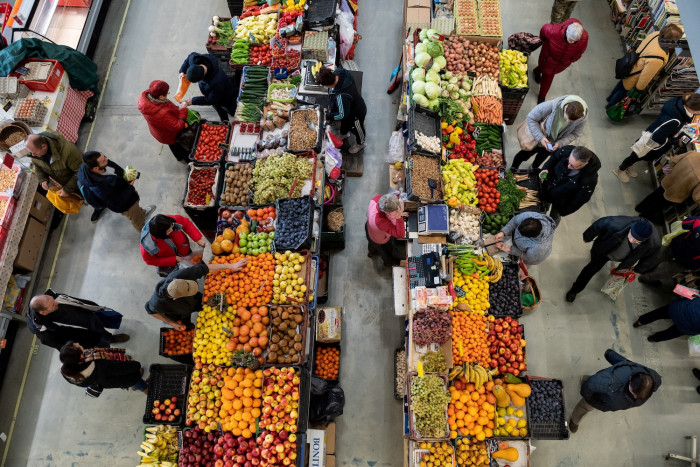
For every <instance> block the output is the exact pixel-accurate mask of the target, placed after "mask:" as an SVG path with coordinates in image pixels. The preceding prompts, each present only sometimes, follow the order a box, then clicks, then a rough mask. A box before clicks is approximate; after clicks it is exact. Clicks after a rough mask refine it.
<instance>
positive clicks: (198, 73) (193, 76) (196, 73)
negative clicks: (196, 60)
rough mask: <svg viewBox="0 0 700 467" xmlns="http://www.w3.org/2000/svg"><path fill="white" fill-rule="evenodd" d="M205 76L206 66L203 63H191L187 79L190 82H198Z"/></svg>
mask: <svg viewBox="0 0 700 467" xmlns="http://www.w3.org/2000/svg"><path fill="white" fill-rule="evenodd" d="M203 78H204V67H202V66H201V65H190V67H189V68H188V69H187V80H188V81H189V82H190V83H198V82H200V81H202V79H203Z"/></svg>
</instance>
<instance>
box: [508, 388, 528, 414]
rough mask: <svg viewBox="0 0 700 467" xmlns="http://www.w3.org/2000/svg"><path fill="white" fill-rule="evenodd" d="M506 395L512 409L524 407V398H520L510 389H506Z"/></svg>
mask: <svg viewBox="0 0 700 467" xmlns="http://www.w3.org/2000/svg"><path fill="white" fill-rule="evenodd" d="M506 394H508V395H509V396H510V402H511V403H512V404H513V407H516V408H518V409H519V408H521V407H524V406H525V398H524V397H521V396H520V394H518V393H517V392H515V391H513V390H512V389H508V388H506Z"/></svg>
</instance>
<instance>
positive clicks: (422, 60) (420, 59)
mask: <svg viewBox="0 0 700 467" xmlns="http://www.w3.org/2000/svg"><path fill="white" fill-rule="evenodd" d="M429 61H430V55H428V54H427V53H425V52H423V53H419V54H416V59H415V62H416V65H418V66H419V67H421V68H425V67H426V66H427V65H428V62H429Z"/></svg>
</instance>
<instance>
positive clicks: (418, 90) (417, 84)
mask: <svg viewBox="0 0 700 467" xmlns="http://www.w3.org/2000/svg"><path fill="white" fill-rule="evenodd" d="M411 89H412V90H413V94H423V95H425V81H413V87H412V88H411Z"/></svg>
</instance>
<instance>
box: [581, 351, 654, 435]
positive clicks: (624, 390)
mask: <svg viewBox="0 0 700 467" xmlns="http://www.w3.org/2000/svg"><path fill="white" fill-rule="evenodd" d="M605 359H606V360H607V361H608V362H610V364H611V365H612V366H611V367H609V368H606V369H604V370H600V371H599V372H598V373H596V374H594V375H593V376H582V377H581V400H580V401H579V402H578V404H576V407H574V411H573V412H572V413H571V418H570V419H569V431H571V432H572V433H576V431H578V426H579V423H581V418H583V416H584V415H586V414H587V413H588V412H591V411H593V410H600V411H601V412H616V411H618V410H627V409H631V408H633V407H639V406H640V405H643V404H644V403H645V402H646V401H647V400H648V399H649V397H651V395H652V394H653V393H654V392H656V391H657V390H658V389H659V386H661V376H659V374H658V373H657V372H655V371H654V370H652V369H651V368H647V367H645V366H644V365H640V364H639V363H635V362H633V361H630V360H627V359H626V358H625V357H623V356H622V355H620V354H619V353H617V352H615V351H614V350H611V349H608V350H606V351H605Z"/></svg>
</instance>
